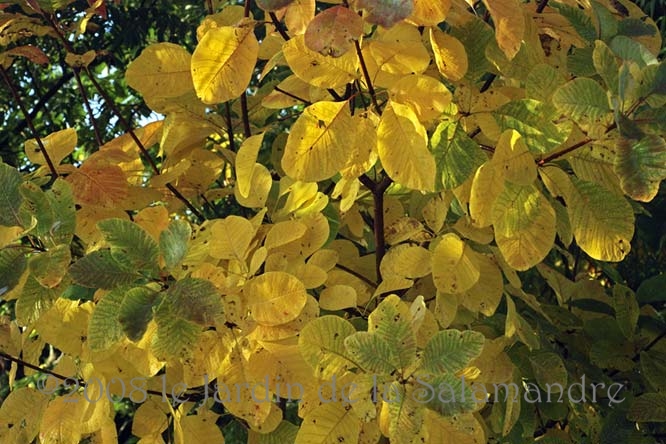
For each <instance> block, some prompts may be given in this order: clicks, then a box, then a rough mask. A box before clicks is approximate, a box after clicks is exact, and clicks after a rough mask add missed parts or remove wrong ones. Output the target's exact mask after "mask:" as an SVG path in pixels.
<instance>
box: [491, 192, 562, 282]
mask: <svg viewBox="0 0 666 444" xmlns="http://www.w3.org/2000/svg"><path fill="white" fill-rule="evenodd" d="M492 214H493V225H494V227H495V241H496V242H497V246H498V247H499V249H500V252H501V253H502V256H504V258H505V259H506V261H507V263H508V264H509V265H511V266H512V267H514V268H515V269H517V270H527V269H528V268H530V267H532V266H534V265H536V264H538V263H539V262H541V261H542V260H543V259H544V258H545V257H546V255H547V254H548V252H549V251H550V249H551V248H552V247H553V242H555V234H556V231H557V230H556V220H555V210H554V209H553V207H552V206H551V205H550V203H549V202H548V200H546V198H545V197H544V196H543V195H542V194H541V193H540V192H539V190H538V189H537V188H536V187H534V186H533V185H530V186H520V185H514V184H512V183H507V184H506V186H505V188H504V190H503V191H502V193H501V194H500V195H499V196H498V197H497V200H496V201H495V204H494V205H493V212H492Z"/></svg>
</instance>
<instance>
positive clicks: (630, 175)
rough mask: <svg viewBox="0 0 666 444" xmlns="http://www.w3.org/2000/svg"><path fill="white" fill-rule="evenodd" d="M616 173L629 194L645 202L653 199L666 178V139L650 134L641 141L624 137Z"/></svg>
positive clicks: (618, 151) (619, 143) (619, 145)
mask: <svg viewBox="0 0 666 444" xmlns="http://www.w3.org/2000/svg"><path fill="white" fill-rule="evenodd" d="M614 171H615V173H616V174H617V175H618V176H619V177H620V186H621V187H622V191H624V192H625V193H626V194H627V195H628V196H629V197H631V198H632V199H634V200H639V201H641V202H649V201H651V200H652V199H653V198H654V197H655V196H656V195H657V193H658V192H659V185H660V183H661V181H662V180H664V179H666V141H664V139H663V138H661V137H659V136H655V135H652V134H650V135H647V136H645V137H643V138H642V139H641V140H639V141H633V140H629V139H620V140H619V141H618V144H617V155H616V158H615V168H614Z"/></svg>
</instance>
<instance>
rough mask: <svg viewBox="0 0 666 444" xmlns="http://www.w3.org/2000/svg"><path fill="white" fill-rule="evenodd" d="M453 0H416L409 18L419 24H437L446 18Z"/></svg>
mask: <svg viewBox="0 0 666 444" xmlns="http://www.w3.org/2000/svg"><path fill="white" fill-rule="evenodd" d="M450 8H451V0H438V1H435V2H434V1H432V0H414V10H413V11H412V15H410V16H409V17H407V20H408V21H410V22H413V23H414V24H416V25H417V26H435V25H437V24H439V23H441V22H443V21H444V19H446V14H447V13H448V12H449V9H450Z"/></svg>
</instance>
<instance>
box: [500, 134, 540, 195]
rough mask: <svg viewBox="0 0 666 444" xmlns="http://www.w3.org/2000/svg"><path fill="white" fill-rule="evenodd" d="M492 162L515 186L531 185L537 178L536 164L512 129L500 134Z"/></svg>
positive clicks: (520, 138) (518, 135)
mask: <svg viewBox="0 0 666 444" xmlns="http://www.w3.org/2000/svg"><path fill="white" fill-rule="evenodd" d="M492 162H493V163H494V164H495V165H497V167H496V168H497V171H499V172H500V173H501V174H502V175H503V176H504V178H505V179H506V180H508V181H509V182H512V183H515V184H517V185H531V184H532V183H533V182H534V180H535V179H536V176H537V169H536V163H535V161H534V158H533V157H532V155H531V154H530V152H529V150H528V149H527V145H525V142H524V141H523V139H522V137H521V136H520V134H519V133H518V132H517V131H515V130H512V129H508V130H506V131H504V132H503V133H502V135H501V136H500V138H499V141H498V142H497V146H496V147H495V153H494V154H493V157H492Z"/></svg>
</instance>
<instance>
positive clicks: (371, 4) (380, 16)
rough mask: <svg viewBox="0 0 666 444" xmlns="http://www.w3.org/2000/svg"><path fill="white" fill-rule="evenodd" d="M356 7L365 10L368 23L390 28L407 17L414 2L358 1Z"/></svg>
mask: <svg viewBox="0 0 666 444" xmlns="http://www.w3.org/2000/svg"><path fill="white" fill-rule="evenodd" d="M356 7H357V8H359V9H365V10H366V12H367V16H366V18H365V19H366V20H367V21H368V22H370V23H374V24H376V25H382V26H383V27H385V28H390V27H392V26H393V25H395V24H396V23H398V22H400V21H402V20H403V19H405V18H407V17H409V15H410V14H411V13H412V11H413V10H414V0H358V1H357V2H356Z"/></svg>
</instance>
